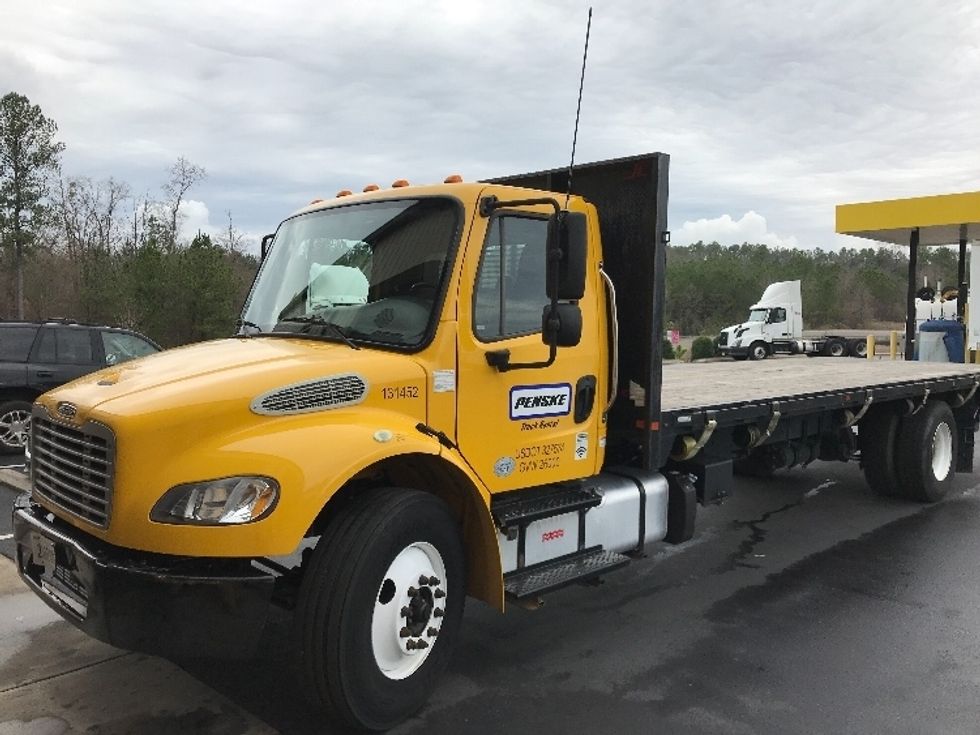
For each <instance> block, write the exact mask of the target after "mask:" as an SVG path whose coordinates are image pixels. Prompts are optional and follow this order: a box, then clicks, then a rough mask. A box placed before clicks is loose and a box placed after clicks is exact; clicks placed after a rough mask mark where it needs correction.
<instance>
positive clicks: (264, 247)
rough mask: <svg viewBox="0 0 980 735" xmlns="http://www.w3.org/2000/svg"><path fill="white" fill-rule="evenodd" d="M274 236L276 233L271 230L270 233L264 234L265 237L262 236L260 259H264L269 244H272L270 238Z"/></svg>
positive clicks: (267, 252)
mask: <svg viewBox="0 0 980 735" xmlns="http://www.w3.org/2000/svg"><path fill="white" fill-rule="evenodd" d="M275 236H276V233H274V232H273V233H272V234H270V235H266V236H265V237H263V238H262V248H261V253H262V260H265V256H266V255H268V254H269V245H271V244H272V240H273V238H274V237H275Z"/></svg>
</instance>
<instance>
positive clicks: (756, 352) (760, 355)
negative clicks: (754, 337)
mask: <svg viewBox="0 0 980 735" xmlns="http://www.w3.org/2000/svg"><path fill="white" fill-rule="evenodd" d="M768 356H769V348H768V347H766V343H765V342H753V343H752V344H751V345H749V359H750V360H765V359H766V358H767V357H768Z"/></svg>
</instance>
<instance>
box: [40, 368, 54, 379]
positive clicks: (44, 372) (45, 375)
mask: <svg viewBox="0 0 980 735" xmlns="http://www.w3.org/2000/svg"><path fill="white" fill-rule="evenodd" d="M53 375H54V371H52V370H38V371H37V377H39V378H50V377H51V376H53Z"/></svg>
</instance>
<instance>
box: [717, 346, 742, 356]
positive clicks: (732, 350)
mask: <svg viewBox="0 0 980 735" xmlns="http://www.w3.org/2000/svg"><path fill="white" fill-rule="evenodd" d="M718 354H719V355H721V356H722V357H744V356H747V355H748V354H749V348H748V347H728V346H727V345H722V346H719V347H718Z"/></svg>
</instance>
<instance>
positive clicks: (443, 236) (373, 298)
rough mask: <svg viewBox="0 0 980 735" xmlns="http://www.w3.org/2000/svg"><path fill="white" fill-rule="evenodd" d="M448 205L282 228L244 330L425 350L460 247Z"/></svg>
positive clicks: (374, 207) (354, 208)
mask: <svg viewBox="0 0 980 735" xmlns="http://www.w3.org/2000/svg"><path fill="white" fill-rule="evenodd" d="M458 220H459V217H458V206H457V204H456V203H455V202H454V201H453V200H451V199H442V198H426V199H403V200H398V201H386V202H368V203H365V204H355V205H351V206H346V207H336V208H334V209H323V210H319V211H316V212H310V213H309V214H303V215H300V216H298V217H294V218H292V219H290V220H286V221H285V222H284V223H283V224H282V225H281V226H280V228H279V231H278V232H277V233H276V238H275V240H274V241H273V243H272V250H271V251H270V253H269V256H268V258H267V260H266V262H265V263H264V264H263V266H262V271H261V272H260V273H259V277H258V279H256V282H255V285H254V286H253V287H252V293H251V295H250V296H249V300H248V304H247V306H246V307H245V313H244V314H243V320H244V322H243V323H245V324H246V325H247V327H248V329H250V330H252V331H253V333H254V330H255V329H258V330H261V331H262V332H270V333H292V334H296V335H297V336H299V335H305V336H313V337H323V338H328V339H338V338H339V339H341V340H345V339H346V340H355V341H357V340H360V341H365V342H378V343H382V344H387V345H395V346H399V347H418V346H421V345H422V344H423V343H424V342H425V341H427V340H426V338H427V336H429V332H430V328H431V327H433V326H434V324H435V320H436V318H435V314H434V311H435V307H436V303H437V301H438V296H439V294H440V293H441V292H442V284H443V280H444V278H445V277H446V274H447V272H448V270H449V266H450V264H449V253H450V249H451V247H452V246H453V245H454V243H455V241H456V235H457V230H458Z"/></svg>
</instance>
